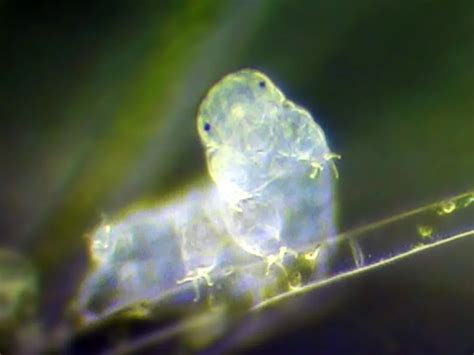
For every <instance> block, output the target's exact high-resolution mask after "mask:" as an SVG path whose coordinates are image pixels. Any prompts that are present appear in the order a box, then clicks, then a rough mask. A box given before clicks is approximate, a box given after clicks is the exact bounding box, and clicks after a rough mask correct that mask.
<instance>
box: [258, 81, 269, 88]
mask: <svg viewBox="0 0 474 355" xmlns="http://www.w3.org/2000/svg"><path fill="white" fill-rule="evenodd" d="M258 86H260V87H261V88H262V89H265V87H266V86H267V83H266V82H264V81H263V80H262V81H261V82H259V83H258Z"/></svg>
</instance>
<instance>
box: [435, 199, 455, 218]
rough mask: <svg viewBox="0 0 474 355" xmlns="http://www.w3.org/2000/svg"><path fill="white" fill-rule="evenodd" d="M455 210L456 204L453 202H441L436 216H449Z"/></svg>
mask: <svg viewBox="0 0 474 355" xmlns="http://www.w3.org/2000/svg"><path fill="white" fill-rule="evenodd" d="M455 209H456V204H455V203H454V202H453V201H450V200H448V201H443V202H441V203H440V204H439V208H438V215H440V216H442V215H445V214H450V213H452V212H454V210H455Z"/></svg>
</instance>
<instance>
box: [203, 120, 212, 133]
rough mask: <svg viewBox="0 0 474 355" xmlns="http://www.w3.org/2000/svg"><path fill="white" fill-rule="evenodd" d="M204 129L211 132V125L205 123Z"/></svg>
mask: <svg viewBox="0 0 474 355" xmlns="http://www.w3.org/2000/svg"><path fill="white" fill-rule="evenodd" d="M204 130H205V131H206V132H209V131H210V130H211V125H210V124H209V123H208V122H206V123H204Z"/></svg>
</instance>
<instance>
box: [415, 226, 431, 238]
mask: <svg viewBox="0 0 474 355" xmlns="http://www.w3.org/2000/svg"><path fill="white" fill-rule="evenodd" d="M417 230H418V234H419V235H420V236H421V238H423V239H429V238H431V237H432V236H433V228H432V227H431V226H427V225H419V226H418V227H417Z"/></svg>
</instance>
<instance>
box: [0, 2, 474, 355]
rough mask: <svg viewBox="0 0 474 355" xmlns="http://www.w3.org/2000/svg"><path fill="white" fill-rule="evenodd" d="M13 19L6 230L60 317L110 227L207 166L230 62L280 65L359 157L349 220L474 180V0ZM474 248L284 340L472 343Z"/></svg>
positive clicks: (0, 137)
mask: <svg viewBox="0 0 474 355" xmlns="http://www.w3.org/2000/svg"><path fill="white" fill-rule="evenodd" d="M0 26H1V27H0V28H1V30H0V118H1V120H2V129H1V130H0V151H1V155H0V159H1V160H0V247H2V248H10V249H13V250H17V251H19V252H21V253H22V254H24V255H26V256H27V257H28V258H29V259H30V260H31V261H32V262H33V264H34V265H35V267H36V269H37V270H38V274H39V285H40V286H39V287H40V296H39V300H38V314H37V316H38V317H39V319H40V320H41V324H42V325H43V326H44V327H45V329H54V328H55V327H57V325H58V324H60V323H61V321H62V319H63V317H64V314H65V309H66V308H67V305H68V304H69V302H70V300H71V298H72V297H73V296H74V294H75V293H76V291H77V287H78V285H79V283H80V281H81V279H82V278H83V276H84V273H85V272H86V270H87V243H86V238H85V235H86V234H87V233H88V232H89V231H91V230H92V229H93V228H94V226H96V225H97V224H99V223H100V222H101V221H102V219H103V218H107V217H112V216H114V215H115V214H117V213H119V212H120V211H122V210H124V209H127V208H129V207H130V206H131V205H134V206H137V205H143V204H146V203H150V202H153V201H158V200H161V199H163V198H164V197H165V196H170V195H173V193H174V191H176V190H177V189H180V188H182V187H183V186H185V185H187V184H190V183H192V182H193V181H195V180H196V179H199V178H200V177H202V176H204V175H205V174H206V167H205V161H204V159H203V154H202V151H201V147H200V144H199V140H198V137H197V134H196V130H195V113H196V110H197V106H198V104H199V101H200V99H201V98H202V97H203V95H204V94H205V92H206V90H207V89H208V88H209V87H210V86H211V85H212V84H213V83H214V82H215V81H216V80H218V79H219V78H221V77H222V76H223V75H225V74H227V73H229V72H231V71H234V70H237V69H240V68H244V67H251V68H256V69H259V70H261V71H263V72H264V73H266V74H267V75H268V76H269V77H270V78H272V79H273V80H274V81H275V82H276V84H277V85H278V86H280V87H281V88H282V90H283V92H285V93H286V94H287V96H288V97H289V98H290V99H292V100H293V101H295V102H296V103H299V104H300V105H302V106H303V107H306V108H307V109H308V110H309V111H311V112H312V113H313V115H314V116H315V119H316V120H317V121H318V123H319V124H320V125H321V126H322V128H323V129H324V131H325V132H326V134H327V137H328V140H329V144H330V146H331V148H332V149H333V150H334V151H335V152H338V153H340V154H341V155H342V157H343V158H342V160H341V161H340V162H339V163H338V169H339V172H340V176H341V177H340V179H339V181H338V205H339V221H338V229H339V230H350V229H351V228H354V227H356V226H360V225H364V224H366V223H368V222H371V221H374V220H377V219H380V218H383V217H387V216H390V215H393V214H396V213H400V212H403V211H405V210H408V209H412V208H415V207H419V206H422V205H425V204H427V203H430V202H434V201H437V200H440V199H443V198H445V197H449V196H451V195H455V194H458V193H462V192H464V191H467V190H469V189H472V188H473V186H474V157H473V151H474V69H473V63H474V2H472V1H468V0H466V1H461V0H453V1H450V2H446V1H441V0H435V1H426V0H414V1H399V2H393V1H375V0H360V1H355V2H354V1H348V0H331V1H330V0H321V1H309V0H308V1H298V2H296V1H281V0H266V1H264V0H262V1H250V0H244V1H210V0H201V1H120V2H112V1H103V0H98V1H95V2H93V3H91V4H87V3H84V2H79V1H69V2H55V1H21V0H20V1H9V0H3V1H0ZM104 216H105V217H104ZM470 239H472V238H470ZM473 247H474V243H473V241H472V240H465V241H462V242H459V243H454V244H453V245H450V246H449V247H443V248H440V249H441V250H437V251H436V252H430V253H428V254H427V255H422V256H419V257H415V258H414V259H413V260H410V261H404V262H402V263H401V264H400V265H397V266H391V267H388V268H387V269H385V270H380V271H377V272H375V273H371V274H369V275H367V276H363V277H361V278H360V280H357V281H352V282H351V283H349V284H348V285H346V286H344V287H343V290H342V293H344V294H346V295H348V296H349V297H345V301H341V303H340V305H339V306H338V307H337V309H335V310H332V311H331V312H332V313H329V314H327V315H326V318H324V321H320V319H319V318H318V319H319V321H318V322H311V323H310V324H309V325H308V324H307V323H308V322H307V320H306V323H305V325H304V326H300V328H298V327H297V326H296V325H295V326H294V327H293V330H294V329H301V330H300V331H298V335H295V334H293V333H291V334H289V333H288V332H287V333H288V334H286V337H283V338H281V334H280V337H279V341H280V342H283V345H281V346H282V347H283V346H284V345H285V344H286V345H288V346H290V348H291V347H297V348H298V349H299V350H300V351H301V352H302V351H304V350H308V352H311V351H309V350H314V347H313V348H311V347H310V346H311V345H310V344H309V343H310V341H314V339H320V340H321V339H326V342H327V346H328V348H327V353H337V351H336V350H337V349H339V348H331V345H330V344H334V346H336V343H337V341H338V340H339V341H340V339H341V338H349V340H350V338H351V335H350V334H352V335H353V336H354V339H355V338H357V339H365V340H366V342H367V343H365V342H364V341H362V342H361V343H360V344H359V343H353V344H355V345H353V347H352V348H351V349H353V350H354V349H357V346H360V347H361V349H372V348H369V347H368V348H364V345H367V346H372V345H373V344H379V343H377V342H380V344H382V345H380V346H382V349H384V350H386V351H385V352H390V351H392V350H393V352H392V353H397V352H398V350H400V349H405V348H404V346H406V343H404V342H412V343H411V344H413V350H415V351H416V352H418V353H422V352H425V351H426V353H430V354H433V353H443V352H444V350H450V352H451V351H452V352H451V353H461V352H464V351H466V352H465V353H472V352H473V351H474V340H473V337H472V336H474V304H473V303H474V301H473V300H474V282H473V280H472V275H473V273H474V261H473V260H474V259H473V257H472V250H473ZM0 282H1V280H0ZM404 304H405V305H406V307H404V306H403V305H404ZM359 306H360V307H359ZM390 310H391V311H390ZM387 312H388V313H391V317H388V318H389V319H388V318H387ZM335 320H338V321H337V322H336V321H335ZM338 324H339V325H338ZM384 324H385V325H386V327H384ZM354 329H357V332H358V333H351V330H354ZM407 329H408V330H407ZM405 332H406V333H405ZM305 334H312V335H311V337H310V338H305V337H304V335H305ZM354 334H357V336H355V335H354ZM323 335H324V336H323ZM295 336H296V340H295ZM417 337H419V340H417ZM282 339H283V340H282ZM285 339H286V340H285ZM330 340H331V342H330ZM334 341H335V342H334ZM417 341H418V343H417ZM262 342H263V346H265V344H267V345H268V343H265V340H262ZM270 344H271V343H270ZM305 344H306V345H305ZM308 344H309V345H308ZM348 344H351V343H350V342H349V343H348ZM370 344H371V345H370ZM387 344H388V345H387ZM339 345H340V344H339ZM385 345H387V348H384V347H383V346H385ZM354 346H355V348H354ZM456 346H457V348H456ZM290 348H288V349H290ZM374 349H375V348H374ZM409 349H411V348H409ZM389 350H390V351H389Z"/></svg>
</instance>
